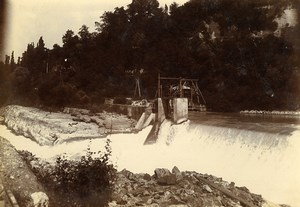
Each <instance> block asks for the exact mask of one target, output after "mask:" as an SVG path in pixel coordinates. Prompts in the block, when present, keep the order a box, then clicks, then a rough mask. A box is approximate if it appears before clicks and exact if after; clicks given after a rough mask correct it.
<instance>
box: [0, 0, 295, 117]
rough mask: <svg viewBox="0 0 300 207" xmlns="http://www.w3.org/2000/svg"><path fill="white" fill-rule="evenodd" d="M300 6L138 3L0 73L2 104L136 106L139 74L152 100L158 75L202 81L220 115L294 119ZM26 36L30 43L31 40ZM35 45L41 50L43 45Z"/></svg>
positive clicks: (199, 0) (219, 0)
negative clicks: (280, 114) (292, 16)
mask: <svg viewBox="0 0 300 207" xmlns="http://www.w3.org/2000/svg"><path fill="white" fill-rule="evenodd" d="M299 5H300V3H299V1H298V0H287V1H279V0H243V1H236V0H190V1H189V2H187V3H185V4H184V5H182V6H179V5H178V4H176V3H173V4H171V5H169V6H168V5H159V3H158V1H157V0H133V1H132V3H131V4H129V5H128V6H127V7H120V8H115V10H114V11H112V12H105V13H104V14H103V15H102V16H101V17H100V18H99V19H98V20H97V19H96V20H95V26H96V31H97V32H90V31H89V28H88V27H87V26H85V25H83V26H82V27H81V28H80V29H79V31H71V30H68V31H66V33H65V35H64V36H63V37H62V40H63V45H62V46H59V45H58V44H55V45H53V48H45V43H44V40H43V38H42V37H41V38H40V39H39V40H38V42H37V43H36V44H34V43H30V44H28V46H27V50H26V51H25V52H24V53H23V55H22V57H20V58H15V57H14V54H13V53H12V54H10V56H7V57H6V60H5V62H4V63H0V104H6V103H19V104H26V105H35V104H38V105H46V106H65V105H74V104H88V103H102V102H103V98H104V97H114V96H118V97H120V96H121V97H130V96H133V91H134V87H135V85H134V83H135V80H134V77H133V75H134V74H135V73H138V72H139V71H143V73H142V74H141V75H140V76H141V88H142V96H143V97H145V98H154V96H155V92H156V86H157V74H158V73H160V74H162V75H164V76H169V77H185V78H197V79H199V83H198V84H199V86H200V88H201V90H202V92H203V94H204V97H205V98H206V101H207V106H208V108H210V109H211V110H213V111H238V110H242V109H262V110H263V109H264V110H274V109H277V110H296V109H299V103H300V84H299V83H300V67H299V66H300V64H299V63H300V59H299V57H300V48H299V45H300V35H299V34H300V26H299V24H296V25H280V24H278V21H276V19H277V20H278V19H280V18H282V16H283V15H284V11H285V10H286V9H289V10H293V11H294V12H295V13H296V14H297V15H298V16H299V17H300V15H299V11H300V6H299ZM24 35H26V34H24ZM35 41H36V40H35Z"/></svg>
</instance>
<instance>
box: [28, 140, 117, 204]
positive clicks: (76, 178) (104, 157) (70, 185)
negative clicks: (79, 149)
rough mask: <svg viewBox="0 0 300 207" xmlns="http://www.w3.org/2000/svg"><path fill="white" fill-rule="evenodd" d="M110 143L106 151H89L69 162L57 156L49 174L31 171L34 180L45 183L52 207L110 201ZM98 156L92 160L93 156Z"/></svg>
mask: <svg viewBox="0 0 300 207" xmlns="http://www.w3.org/2000/svg"><path fill="white" fill-rule="evenodd" d="M109 143H110V140H108V141H107V143H106V146H105V148H106V152H105V153H104V154H101V152H100V151H99V152H97V153H96V152H91V151H90V148H88V152H87V154H86V156H82V157H81V160H80V161H70V160H67V159H66V158H65V157H58V158H57V160H56V165H55V167H54V169H52V170H51V171H49V170H48V171H45V170H43V169H33V171H35V174H36V175H37V178H38V179H39V181H40V182H41V183H43V184H44V186H45V188H46V191H47V193H48V196H49V198H50V205H51V206H61V207H64V206H65V207H76V206H78V207H83V206H90V207H93V206H95V207H96V206H97V207H98V206H105V205H107V203H108V202H109V200H110V195H111V193H112V189H113V188H112V187H113V182H114V180H115V175H116V170H115V168H114V167H113V165H111V164H109V163H108V161H109V157H110V155H111V148H110V144H109ZM97 154H98V156H99V157H96V158H93V157H92V155H97Z"/></svg>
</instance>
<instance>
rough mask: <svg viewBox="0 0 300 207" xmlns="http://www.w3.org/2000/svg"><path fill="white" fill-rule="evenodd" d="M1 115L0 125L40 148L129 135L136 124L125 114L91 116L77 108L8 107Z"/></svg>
mask: <svg viewBox="0 0 300 207" xmlns="http://www.w3.org/2000/svg"><path fill="white" fill-rule="evenodd" d="M0 116H2V117H3V118H2V119H3V120H2V122H3V123H4V124H5V125H6V126H7V127H8V128H9V129H11V130H12V131H13V132H14V133H16V134H20V135H23V136H25V137H28V138H31V139H33V140H34V141H36V142H37V143H39V144H40V145H53V144H56V143H61V142H67V141H74V140H78V139H88V138H98V137H105V136H106V135H107V134H111V133H128V132H131V131H132V130H133V129H134V126H135V123H136V121H135V120H133V119H130V118H128V117H127V116H125V115H120V114H116V113H108V112H105V111H104V112H100V113H92V112H91V111H89V110H85V109H77V108H65V109H64V110H63V111H62V112H49V111H43V110H40V109H37V108H32V107H23V106H16V105H11V106H7V107H5V108H2V109H1V110H0ZM0 121H1V120H0ZM28 126H30V127H28Z"/></svg>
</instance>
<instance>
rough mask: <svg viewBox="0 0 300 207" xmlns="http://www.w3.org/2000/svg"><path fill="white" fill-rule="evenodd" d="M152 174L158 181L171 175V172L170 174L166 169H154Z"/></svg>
mask: <svg viewBox="0 0 300 207" xmlns="http://www.w3.org/2000/svg"><path fill="white" fill-rule="evenodd" d="M154 174H155V177H156V179H159V178H162V177H165V176H167V175H171V172H170V170H168V169H166V168H156V169H155V170H154Z"/></svg>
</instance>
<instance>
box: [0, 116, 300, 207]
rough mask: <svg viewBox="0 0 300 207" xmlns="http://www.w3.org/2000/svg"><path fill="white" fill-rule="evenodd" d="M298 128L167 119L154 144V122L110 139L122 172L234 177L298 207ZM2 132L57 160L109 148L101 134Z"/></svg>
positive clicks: (26, 147)
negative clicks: (47, 141) (46, 142)
mask: <svg viewBox="0 0 300 207" xmlns="http://www.w3.org/2000/svg"><path fill="white" fill-rule="evenodd" d="M204 118H205V117H204ZM204 118H203V119H204ZM218 123H219V122H218ZM270 126H271V127H270ZM291 126H292V127H291ZM29 127H30V126H29ZM298 127H299V124H298V123H297V124H290V123H289V124H288V127H282V124H280V123H279V124H275V125H274V124H273V125H270V124H269V123H260V127H257V128H258V129H259V130H253V127H249V124H246V123H231V122H230V124H223V125H220V124H219V125H213V124H207V123H205V124H203V123H199V122H198V121H193V120H192V121H188V122H185V123H183V124H180V125H172V123H171V122H168V121H166V122H164V123H163V124H162V126H161V129H160V132H159V137H158V140H157V142H156V143H155V144H152V145H143V143H144V141H145V138H146V137H147V135H148V133H149V132H150V130H151V126H149V127H147V128H146V129H144V130H142V131H141V132H139V133H137V134H115V135H110V136H108V138H109V139H110V140H111V141H112V142H111V147H112V152H113V153H112V162H113V163H114V164H116V166H117V168H118V170H122V169H123V168H126V169H128V170H130V171H133V172H137V173H138V172H144V173H146V172H147V173H151V174H152V173H153V170H154V169H155V168H159V167H164V168H169V169H171V168H172V167H173V166H177V167H178V168H179V169H180V170H192V171H197V172H200V173H208V174H212V175H215V176H218V177H222V178H223V179H224V180H227V181H233V182H235V183H236V185H238V186H246V187H248V188H249V189H250V190H251V191H252V192H254V193H258V194H262V195H263V196H264V197H265V198H266V199H267V200H271V201H273V202H276V203H285V204H289V205H292V206H298V205H299V204H300V196H299V195H300V176H299V175H300V166H299V165H300V129H299V128H298ZM0 136H2V137H5V138H7V139H8V140H10V141H11V143H12V144H13V145H14V146H15V147H16V148H17V149H19V150H28V151H31V152H32V153H33V154H36V156H38V157H41V158H43V159H46V160H48V161H54V160H55V157H56V156H57V155H61V154H63V153H64V154H65V155H66V156H67V157H69V158H70V159H79V158H80V156H82V155H84V154H85V152H86V149H87V148H88V146H90V148H91V150H92V151H98V150H103V149H104V145H105V142H106V139H103V138H97V139H91V140H80V141H72V142H68V143H60V144H56V145H54V146H39V145H37V144H36V143H35V142H33V141H31V140H29V139H26V138H24V137H22V136H15V135H13V134H11V133H10V132H9V131H8V130H7V129H6V128H5V127H4V126H0Z"/></svg>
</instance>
